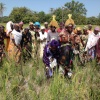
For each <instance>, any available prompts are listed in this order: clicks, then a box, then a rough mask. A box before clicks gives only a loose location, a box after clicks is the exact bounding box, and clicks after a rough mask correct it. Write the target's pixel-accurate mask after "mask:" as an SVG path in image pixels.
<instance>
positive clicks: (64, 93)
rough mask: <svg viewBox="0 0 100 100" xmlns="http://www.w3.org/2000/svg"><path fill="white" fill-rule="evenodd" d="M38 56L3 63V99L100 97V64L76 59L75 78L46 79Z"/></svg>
mask: <svg viewBox="0 0 100 100" xmlns="http://www.w3.org/2000/svg"><path fill="white" fill-rule="evenodd" d="M37 59H38V58H37V57H35V58H32V59H30V60H29V61H26V63H25V64H24V63H23V62H21V64H20V65H18V64H17V65H16V63H14V61H9V59H8V57H6V58H5V59H4V61H3V63H2V66H0V100H100V66H97V65H96V62H95V60H94V61H92V62H88V63H87V64H86V65H85V66H79V65H77V62H74V69H73V76H72V78H71V79H69V78H67V77H66V78H64V77H61V76H60V75H59V74H58V73H57V71H56V72H55V73H54V77H52V78H50V79H46V77H45V73H44V64H43V63H42V60H41V59H38V60H37Z"/></svg>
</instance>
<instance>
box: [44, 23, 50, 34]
mask: <svg viewBox="0 0 100 100" xmlns="http://www.w3.org/2000/svg"><path fill="white" fill-rule="evenodd" d="M44 26H45V32H47V33H48V31H49V27H48V22H45V23H44Z"/></svg>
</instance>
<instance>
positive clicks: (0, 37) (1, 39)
mask: <svg viewBox="0 0 100 100" xmlns="http://www.w3.org/2000/svg"><path fill="white" fill-rule="evenodd" d="M4 47H5V45H4V36H3V35H2V34H1V33H0V62H1V61H2V57H3V54H4V52H3V51H4Z"/></svg>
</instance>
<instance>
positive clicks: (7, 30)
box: [6, 21, 13, 51]
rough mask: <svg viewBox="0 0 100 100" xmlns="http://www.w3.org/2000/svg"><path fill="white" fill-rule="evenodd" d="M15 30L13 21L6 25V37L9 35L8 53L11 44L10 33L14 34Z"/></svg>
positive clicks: (7, 42)
mask: <svg viewBox="0 0 100 100" xmlns="http://www.w3.org/2000/svg"><path fill="white" fill-rule="evenodd" d="M12 30H13V22H12V21H9V22H8V23H7V24H6V35H7V41H6V51H8V47H9V42H10V37H9V36H10V33H11V32H12Z"/></svg>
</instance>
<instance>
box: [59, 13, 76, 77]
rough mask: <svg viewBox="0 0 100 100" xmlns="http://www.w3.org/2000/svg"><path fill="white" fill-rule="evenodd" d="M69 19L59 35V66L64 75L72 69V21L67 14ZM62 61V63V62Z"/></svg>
mask: <svg viewBox="0 0 100 100" xmlns="http://www.w3.org/2000/svg"><path fill="white" fill-rule="evenodd" d="M68 16H69V19H68V20H67V21H66V22H65V28H64V29H63V30H62V31H61V33H60V34H59V37H60V44H61V52H62V53H61V55H60V62H59V63H60V65H61V66H62V69H63V68H64V71H65V75H69V74H68V73H70V71H71V69H72V61H73V49H72V43H73V40H72V39H73V38H72V35H73V34H72V33H73V25H74V21H73V20H72V19H71V15H70V14H69V15H68ZM63 58H65V59H64V63H63V62H62V61H63Z"/></svg>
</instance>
